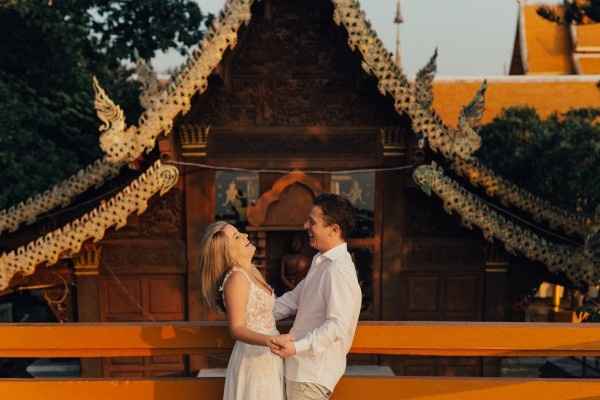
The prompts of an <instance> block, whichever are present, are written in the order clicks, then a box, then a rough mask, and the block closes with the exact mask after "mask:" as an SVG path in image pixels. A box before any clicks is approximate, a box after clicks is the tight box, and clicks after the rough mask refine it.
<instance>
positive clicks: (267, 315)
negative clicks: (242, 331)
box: [219, 267, 277, 335]
mask: <svg viewBox="0 0 600 400" xmlns="http://www.w3.org/2000/svg"><path fill="white" fill-rule="evenodd" d="M235 271H237V272H240V273H241V274H242V275H243V276H244V277H245V278H246V279H247V280H248V283H249V284H250V291H249V293H248V302H247V303H246V327H247V328H248V329H251V330H253V331H255V332H258V333H262V334H264V335H273V334H276V333H277V328H276V327H275V318H274V317H273V306H274V305H275V294H274V293H273V291H272V290H271V294H269V293H267V292H266V291H265V289H263V288H261V287H259V286H258V284H256V283H254V281H253V280H252V279H250V276H248V274H247V272H246V271H244V270H243V269H241V268H235V267H234V268H232V269H230V270H229V272H227V274H226V275H225V278H224V279H223V284H222V285H221V287H220V288H219V290H220V291H221V294H222V295H224V287H225V282H227V279H229V277H230V276H231V274H232V273H233V272H235Z"/></svg>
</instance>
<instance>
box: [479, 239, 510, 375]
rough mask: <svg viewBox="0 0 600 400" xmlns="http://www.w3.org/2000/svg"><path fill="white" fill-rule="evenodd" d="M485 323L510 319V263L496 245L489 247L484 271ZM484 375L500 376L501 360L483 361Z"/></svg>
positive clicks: (486, 359)
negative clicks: (508, 308)
mask: <svg viewBox="0 0 600 400" xmlns="http://www.w3.org/2000/svg"><path fill="white" fill-rule="evenodd" d="M483 301H484V304H483V320H484V321H506V320H507V317H508V312H507V311H508V310H507V307H508V262H507V261H506V257H505V254H504V250H503V249H502V248H501V247H500V246H499V245H496V244H490V245H489V247H488V254H487V260H486V263H485V269H484V299H483ZM482 360H483V361H482V375H483V376H498V374H499V372H500V360H499V359H495V358H492V359H490V358H483V359H482Z"/></svg>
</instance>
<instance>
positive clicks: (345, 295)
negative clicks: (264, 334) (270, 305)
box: [273, 243, 362, 391]
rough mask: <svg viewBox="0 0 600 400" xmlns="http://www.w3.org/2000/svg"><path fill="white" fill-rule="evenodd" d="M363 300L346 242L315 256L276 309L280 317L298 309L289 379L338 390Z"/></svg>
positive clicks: (288, 371)
mask: <svg viewBox="0 0 600 400" xmlns="http://www.w3.org/2000/svg"><path fill="white" fill-rule="evenodd" d="M361 300H362V293H361V290H360V286H359V284H358V277H357V276H356V268H355V267H354V262H353V261H352V257H351V256H350V253H348V248H347V245H346V243H342V244H340V245H338V246H336V247H334V248H333V249H330V250H329V251H326V252H325V253H323V254H320V253H319V254H317V255H315V257H314V258H313V260H312V264H311V267H310V270H309V271H308V274H307V275H306V278H304V279H303V280H302V281H301V282H300V283H299V284H298V286H296V288H294V290H291V291H289V292H287V293H285V294H284V295H283V296H281V297H279V298H278V299H277V301H276V302H275V307H274V309H273V313H274V315H275V319H277V320H280V319H283V318H286V317H288V316H291V315H293V314H294V313H296V319H295V320H294V325H293V326H292V329H291V331H290V333H291V334H292V336H293V337H294V339H295V342H294V345H295V346H296V355H295V356H292V357H289V358H287V359H286V362H285V377H286V379H288V380H290V381H294V382H307V383H317V384H320V385H323V386H325V387H326V388H327V389H329V390H331V391H333V389H334V388H335V385H336V384H337V382H338V381H339V379H340V378H341V377H342V375H343V374H344V371H345V370H346V354H348V351H349V350H350V347H351V346H352V340H353V338H354V332H355V331H356V324H357V323H358V317H359V314H360V305H361Z"/></svg>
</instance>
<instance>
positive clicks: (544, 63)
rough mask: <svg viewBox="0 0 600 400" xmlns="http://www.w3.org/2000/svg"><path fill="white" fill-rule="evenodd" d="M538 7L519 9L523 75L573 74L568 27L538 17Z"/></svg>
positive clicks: (526, 6)
mask: <svg viewBox="0 0 600 400" xmlns="http://www.w3.org/2000/svg"><path fill="white" fill-rule="evenodd" d="M538 7H539V5H537V4H536V5H534V4H532V5H525V6H521V11H520V17H519V19H520V21H519V23H520V30H519V32H520V35H521V38H520V40H521V52H522V58H523V61H524V63H525V73H526V74H555V75H556V74H570V73H573V63H572V59H571V53H572V48H571V41H570V37H569V30H568V27H566V26H563V25H558V24H555V23H553V22H550V21H547V20H545V19H543V18H542V17H540V16H539V15H538V14H537V12H536V10H537V8H538Z"/></svg>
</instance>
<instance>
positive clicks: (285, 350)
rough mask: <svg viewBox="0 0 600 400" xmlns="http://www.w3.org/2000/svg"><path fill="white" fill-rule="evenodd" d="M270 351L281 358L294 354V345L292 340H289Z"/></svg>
mask: <svg viewBox="0 0 600 400" xmlns="http://www.w3.org/2000/svg"><path fill="white" fill-rule="evenodd" d="M271 351H272V352H273V353H274V354H277V355H278V356H279V357H281V358H288V357H291V356H293V355H295V354H296V346H294V342H292V341H289V342H286V343H285V344H284V345H283V346H280V347H279V348H275V349H271Z"/></svg>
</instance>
